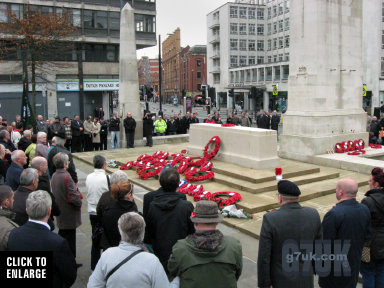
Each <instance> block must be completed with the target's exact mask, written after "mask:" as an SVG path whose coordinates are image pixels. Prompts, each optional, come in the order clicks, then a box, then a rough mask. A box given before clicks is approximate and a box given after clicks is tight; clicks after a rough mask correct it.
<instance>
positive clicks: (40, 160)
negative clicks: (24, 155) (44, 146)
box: [31, 156, 47, 175]
mask: <svg viewBox="0 0 384 288" xmlns="http://www.w3.org/2000/svg"><path fill="white" fill-rule="evenodd" d="M46 164H47V159H45V158H44V157H41V156H36V157H35V158H33V159H32V162H31V168H34V169H36V170H37V171H41V172H42V175H45V173H46V172H47V171H42V168H41V167H44V166H46Z"/></svg>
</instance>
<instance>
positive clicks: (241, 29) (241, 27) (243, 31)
mask: <svg viewBox="0 0 384 288" xmlns="http://www.w3.org/2000/svg"><path fill="white" fill-rule="evenodd" d="M239 32H240V35H247V24H243V23H241V24H240V25H239Z"/></svg>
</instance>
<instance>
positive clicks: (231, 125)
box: [221, 124, 236, 127]
mask: <svg viewBox="0 0 384 288" xmlns="http://www.w3.org/2000/svg"><path fill="white" fill-rule="evenodd" d="M235 126H236V125H235V124H221V127H235Z"/></svg>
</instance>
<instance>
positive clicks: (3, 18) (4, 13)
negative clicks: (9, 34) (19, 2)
mask: <svg viewBox="0 0 384 288" xmlns="http://www.w3.org/2000/svg"><path fill="white" fill-rule="evenodd" d="M7 22H8V7H7V4H0V23H7Z"/></svg>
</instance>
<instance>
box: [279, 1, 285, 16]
mask: <svg viewBox="0 0 384 288" xmlns="http://www.w3.org/2000/svg"><path fill="white" fill-rule="evenodd" d="M283 14H284V3H283V2H281V3H280V4H279V15H283Z"/></svg>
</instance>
